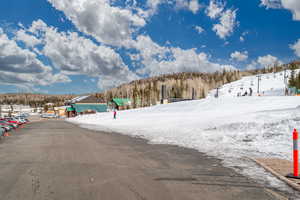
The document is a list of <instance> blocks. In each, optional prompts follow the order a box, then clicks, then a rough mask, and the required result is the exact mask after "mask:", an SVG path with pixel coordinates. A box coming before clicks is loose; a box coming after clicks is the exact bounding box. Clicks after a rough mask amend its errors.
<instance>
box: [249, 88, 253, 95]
mask: <svg viewBox="0 0 300 200" xmlns="http://www.w3.org/2000/svg"><path fill="white" fill-rule="evenodd" d="M249 96H252V88H249Z"/></svg>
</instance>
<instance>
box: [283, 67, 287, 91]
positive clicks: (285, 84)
mask: <svg viewBox="0 0 300 200" xmlns="http://www.w3.org/2000/svg"><path fill="white" fill-rule="evenodd" d="M287 78H288V75H287V73H286V67H285V68H284V74H283V82H284V94H285V96H287V95H288V92H287Z"/></svg>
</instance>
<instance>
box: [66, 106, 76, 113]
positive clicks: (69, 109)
mask: <svg viewBox="0 0 300 200" xmlns="http://www.w3.org/2000/svg"><path fill="white" fill-rule="evenodd" d="M72 111H75V109H74V108H72V107H68V108H67V112H72Z"/></svg>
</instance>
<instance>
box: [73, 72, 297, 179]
mask: <svg viewBox="0 0 300 200" xmlns="http://www.w3.org/2000/svg"><path fill="white" fill-rule="evenodd" d="M255 78H256V77H255V76H253V77H251V76H250V77H245V78H243V79H242V80H239V81H236V82H233V83H230V84H227V85H224V86H223V87H222V88H221V89H220V97H219V98H214V97H213V96H214V93H215V91H212V92H211V93H210V95H209V97H208V98H206V99H203V100H195V101H187V102H179V103H173V104H167V105H157V106H153V107H148V108H141V109H134V110H127V111H120V112H118V114H117V119H116V120H114V119H113V115H112V113H99V114H95V115H86V116H79V117H76V118H73V119H69V121H70V122H73V123H79V124H82V125H83V126H84V127H86V128H91V129H98V130H104V131H114V132H119V133H122V134H127V135H131V136H138V137H143V138H145V139H148V140H149V141H150V142H152V143H163V144H175V145H179V146H183V147H189V148H194V149H197V150H199V151H201V152H205V153H207V154H209V155H212V156H217V157H219V158H221V159H223V160H224V164H225V165H227V166H231V167H237V168H239V169H240V168H242V169H243V172H244V173H248V174H251V176H256V177H257V178H261V174H259V173H258V172H257V170H258V169H257V168H255V169H254V168H253V167H254V166H253V165H251V163H250V162H247V161H246V160H245V159H244V158H245V157H278V158H284V159H291V149H292V146H291V145H292V137H291V136H292V130H293V128H300V97H296V96H274V95H283V93H284V81H283V72H282V74H281V73H277V74H275V75H274V74H267V75H263V76H262V81H261V90H262V91H264V94H265V96H256V89H254V88H255V87H256V85H255V84H256V83H255ZM256 80H257V78H256ZM252 82H253V85H251V83H252ZM241 85H243V88H249V87H253V96H245V97H236V93H237V92H238V91H240V88H241ZM229 89H230V90H231V92H228V91H229ZM268 95H269V96H268ZM246 163H247V164H246ZM254 170H255V172H254ZM269 178H270V177H269ZM272 181H273V184H274V180H272ZM275 182H276V181H275Z"/></svg>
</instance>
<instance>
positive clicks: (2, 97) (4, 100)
mask: <svg viewBox="0 0 300 200" xmlns="http://www.w3.org/2000/svg"><path fill="white" fill-rule="evenodd" d="M74 97H75V95H47V94H30V93H16V94H0V104H23V105H30V106H31V107H43V106H44V105H45V104H46V103H53V104H54V105H55V106H61V105H64V102H65V100H68V99H72V98H74Z"/></svg>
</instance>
